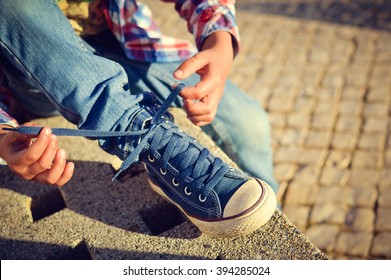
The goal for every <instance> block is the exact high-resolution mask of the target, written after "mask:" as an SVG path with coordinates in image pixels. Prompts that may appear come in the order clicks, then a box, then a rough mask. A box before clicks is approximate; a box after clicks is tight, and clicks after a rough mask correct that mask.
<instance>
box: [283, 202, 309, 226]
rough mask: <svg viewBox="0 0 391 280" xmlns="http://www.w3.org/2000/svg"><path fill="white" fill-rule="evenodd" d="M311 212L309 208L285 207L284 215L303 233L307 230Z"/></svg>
mask: <svg viewBox="0 0 391 280" xmlns="http://www.w3.org/2000/svg"><path fill="white" fill-rule="evenodd" d="M310 210H311V207H309V206H284V208H283V213H284V214H285V215H286V216H287V217H288V219H289V221H291V222H292V223H293V224H294V225H295V226H297V227H298V229H299V230H300V231H302V232H303V231H304V230H305V229H306V228H307V222H308V217H309V214H310Z"/></svg>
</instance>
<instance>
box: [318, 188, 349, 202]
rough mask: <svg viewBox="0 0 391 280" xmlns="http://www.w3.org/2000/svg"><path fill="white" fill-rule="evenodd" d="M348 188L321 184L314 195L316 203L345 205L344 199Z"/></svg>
mask: <svg viewBox="0 0 391 280" xmlns="http://www.w3.org/2000/svg"><path fill="white" fill-rule="evenodd" d="M348 195H349V190H348V189H346V188H344V187H340V186H322V187H320V189H319V193H318V195H317V196H316V204H318V205H321V204H330V203H331V204H339V205H347V203H346V200H347V196H348Z"/></svg>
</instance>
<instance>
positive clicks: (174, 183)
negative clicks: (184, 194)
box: [172, 178, 179, 187]
mask: <svg viewBox="0 0 391 280" xmlns="http://www.w3.org/2000/svg"><path fill="white" fill-rule="evenodd" d="M172 184H173V185H174V186H175V187H177V186H179V183H178V182H177V180H175V178H173V179H172Z"/></svg>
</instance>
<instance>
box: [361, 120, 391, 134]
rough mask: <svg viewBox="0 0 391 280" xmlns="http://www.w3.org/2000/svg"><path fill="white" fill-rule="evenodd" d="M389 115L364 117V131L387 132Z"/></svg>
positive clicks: (370, 132)
mask: <svg viewBox="0 0 391 280" xmlns="http://www.w3.org/2000/svg"><path fill="white" fill-rule="evenodd" d="M388 121H389V120H388V118H387V117H383V118H381V117H368V118H365V119H364V128H363V131H364V133H367V134H372V133H377V134H384V133H387V125H388Z"/></svg>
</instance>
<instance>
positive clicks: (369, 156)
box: [352, 150, 382, 169]
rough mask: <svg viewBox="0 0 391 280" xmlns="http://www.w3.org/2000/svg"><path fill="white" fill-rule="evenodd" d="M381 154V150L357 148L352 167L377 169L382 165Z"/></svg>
mask: <svg viewBox="0 0 391 280" xmlns="http://www.w3.org/2000/svg"><path fill="white" fill-rule="evenodd" d="M381 156H382V154H381V153H379V152H374V151H360V150H356V151H355V152H354V154H353V161H352V167H353V168H372V169H376V168H378V167H380V165H381V161H380V160H381Z"/></svg>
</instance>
